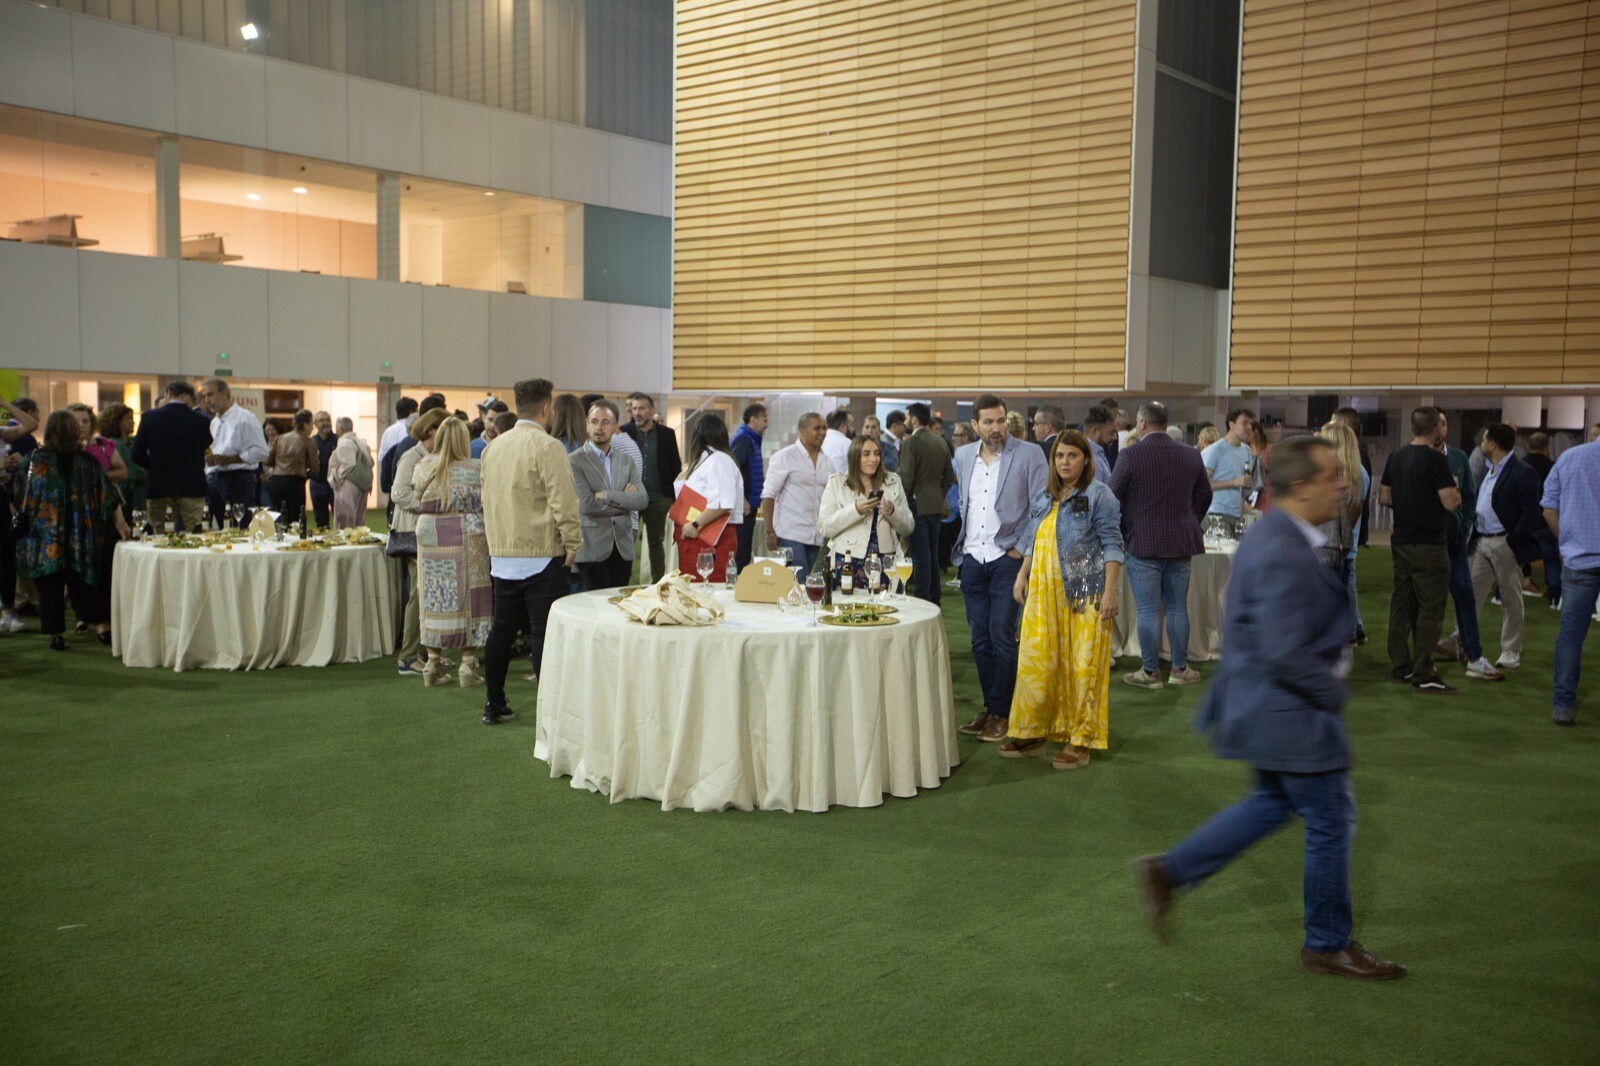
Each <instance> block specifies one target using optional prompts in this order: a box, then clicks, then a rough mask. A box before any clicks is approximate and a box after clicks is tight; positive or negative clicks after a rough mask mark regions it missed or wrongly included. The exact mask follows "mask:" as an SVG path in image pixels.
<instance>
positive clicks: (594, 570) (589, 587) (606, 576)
mask: <svg viewBox="0 0 1600 1066" xmlns="http://www.w3.org/2000/svg"><path fill="white" fill-rule="evenodd" d="M578 573H579V574H581V575H583V590H584V591H585V592H593V591H594V590H595V589H615V588H621V587H622V586H623V585H626V584H627V583H628V579H629V578H630V577H632V576H633V560H632V559H624V558H623V557H622V549H621V548H620V547H613V548H612V549H611V556H610V558H606V559H600V560H598V561H597V562H592V563H579V564H578Z"/></svg>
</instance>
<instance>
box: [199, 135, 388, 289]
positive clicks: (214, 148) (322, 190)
mask: <svg viewBox="0 0 1600 1066" xmlns="http://www.w3.org/2000/svg"><path fill="white" fill-rule="evenodd" d="M181 153H182V160H183V162H182V167H181V171H180V174H179V178H178V189H179V194H180V196H181V198H182V199H181V213H182V219H183V256H184V258H185V259H197V260H202V261H206V262H222V263H238V264H240V265H241V266H251V267H264V268H266V269H268V270H299V271H303V272H306V273H310V274H336V275H340V276H342V277H347V278H375V277H377V274H378V253H377V210H378V208H377V199H378V198H377V184H376V183H377V178H376V176H375V175H374V174H373V173H372V172H371V171H368V170H361V169H359V168H356V167H347V166H341V165H339V164H337V163H323V162H319V161H317V160H314V159H302V158H299V157H297V156H291V155H284V154H282V153H280V152H266V151H261V150H259V149H255V148H241V147H238V146H236V145H228V144H216V143H213V142H211V141H197V140H191V139H187V138H185V139H184V140H183V142H182V145H181Z"/></svg>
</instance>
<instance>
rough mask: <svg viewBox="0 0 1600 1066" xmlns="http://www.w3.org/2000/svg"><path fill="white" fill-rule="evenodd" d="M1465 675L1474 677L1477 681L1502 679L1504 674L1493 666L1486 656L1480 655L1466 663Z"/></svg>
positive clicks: (1504, 676) (1504, 677)
mask: <svg viewBox="0 0 1600 1066" xmlns="http://www.w3.org/2000/svg"><path fill="white" fill-rule="evenodd" d="M1467 676H1468V677H1475V678H1477V679H1478V680H1479V681H1504V680H1505V679H1506V675H1505V674H1503V673H1501V672H1500V671H1499V670H1496V669H1495V668H1494V664H1493V663H1491V662H1490V661H1489V660H1488V659H1487V658H1486V657H1484V656H1482V655H1480V656H1478V657H1477V658H1476V659H1474V660H1472V662H1470V663H1468V664H1467Z"/></svg>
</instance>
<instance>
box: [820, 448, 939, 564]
mask: <svg viewBox="0 0 1600 1066" xmlns="http://www.w3.org/2000/svg"><path fill="white" fill-rule="evenodd" d="M817 523H818V526H819V528H820V530H821V532H822V539H823V541H824V543H826V544H827V546H828V551H829V553H830V555H829V562H830V563H831V564H832V566H833V569H834V571H835V572H836V574H837V572H838V571H840V570H842V569H843V568H844V564H845V562H846V561H847V560H848V561H849V562H850V565H851V569H852V570H854V571H856V572H857V573H860V572H861V567H862V565H863V564H865V562H866V561H867V559H868V557H870V556H884V555H893V554H894V553H895V552H896V551H897V550H898V549H899V547H900V542H901V539H902V538H905V537H909V536H910V535H911V530H912V529H913V528H914V527H915V526H916V523H917V519H916V515H914V514H913V513H912V511H911V505H910V504H909V503H908V502H907V501H906V492H905V489H904V487H902V486H901V484H900V475H899V474H891V473H889V472H888V471H887V470H885V469H884V468H883V449H882V448H881V447H880V446H879V444H878V442H877V441H875V440H873V439H872V438H871V437H865V436H860V437H857V438H856V439H855V440H853V441H851V442H850V451H849V453H848V454H847V456H846V460H845V472H844V473H842V474H834V475H833V476H832V477H830V478H829V479H828V485H827V487H826V488H824V489H823V490H822V504H821V506H820V507H819V509H818V514H817Z"/></svg>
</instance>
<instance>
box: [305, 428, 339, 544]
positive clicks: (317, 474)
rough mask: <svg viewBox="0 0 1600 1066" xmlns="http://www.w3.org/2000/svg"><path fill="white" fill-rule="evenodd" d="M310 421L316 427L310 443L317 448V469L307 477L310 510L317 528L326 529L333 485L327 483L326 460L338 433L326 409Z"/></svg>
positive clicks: (335, 444) (335, 442) (330, 513)
mask: <svg viewBox="0 0 1600 1066" xmlns="http://www.w3.org/2000/svg"><path fill="white" fill-rule="evenodd" d="M312 422H313V423H314V424H315V425H316V427H317V431H316V433H314V434H312V437H311V443H312V444H313V445H314V446H315V447H316V449H317V469H316V470H314V471H313V472H312V474H311V477H310V479H309V483H310V486H311V510H312V513H313V514H314V515H315V516H316V520H317V528H318V529H327V528H328V519H329V518H330V517H331V516H332V514H333V487H332V486H331V485H329V484H328V460H329V459H332V458H333V450H334V449H335V448H337V447H338V446H339V435H338V434H337V433H335V432H334V431H333V416H332V415H330V414H328V412H326V411H318V412H317V413H316V416H315V417H314V418H313V419H312Z"/></svg>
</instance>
